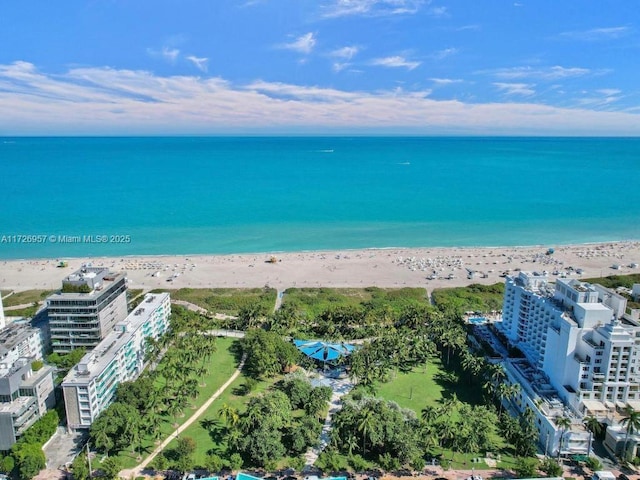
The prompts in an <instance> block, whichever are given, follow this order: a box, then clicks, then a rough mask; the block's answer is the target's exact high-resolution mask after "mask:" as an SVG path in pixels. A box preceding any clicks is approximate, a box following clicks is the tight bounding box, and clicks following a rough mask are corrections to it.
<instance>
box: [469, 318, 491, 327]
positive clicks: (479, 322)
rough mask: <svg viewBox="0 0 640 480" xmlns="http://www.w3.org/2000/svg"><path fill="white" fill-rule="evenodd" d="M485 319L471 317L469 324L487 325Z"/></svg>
mask: <svg viewBox="0 0 640 480" xmlns="http://www.w3.org/2000/svg"><path fill="white" fill-rule="evenodd" d="M487 321H488V320H487V317H472V318H470V319H469V323H473V324H474V325H482V324H484V323H487Z"/></svg>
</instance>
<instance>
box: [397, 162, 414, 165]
mask: <svg viewBox="0 0 640 480" xmlns="http://www.w3.org/2000/svg"><path fill="white" fill-rule="evenodd" d="M398 165H411V162H400V163H398Z"/></svg>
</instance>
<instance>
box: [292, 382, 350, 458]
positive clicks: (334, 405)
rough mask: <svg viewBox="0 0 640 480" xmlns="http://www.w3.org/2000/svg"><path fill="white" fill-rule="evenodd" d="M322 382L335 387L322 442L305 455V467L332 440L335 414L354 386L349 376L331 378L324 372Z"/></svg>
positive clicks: (323, 428) (323, 427) (325, 420)
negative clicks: (344, 397)
mask: <svg viewBox="0 0 640 480" xmlns="http://www.w3.org/2000/svg"><path fill="white" fill-rule="evenodd" d="M320 382H321V383H322V384H323V385H327V386H329V387H331V388H332V389H333V394H332V395H331V400H330V403H329V411H328V412H327V416H326V417H325V419H324V425H323V426H322V433H321V434H320V444H319V445H318V446H317V447H315V448H310V449H309V450H307V453H305V455H304V459H305V468H306V469H308V468H310V467H312V466H313V465H314V464H315V463H316V460H317V459H318V456H319V455H320V453H322V451H323V450H324V449H325V447H326V446H327V445H328V444H329V441H330V440H331V428H332V426H333V423H332V422H333V416H334V415H335V414H336V413H338V412H339V411H340V410H341V409H342V397H343V396H344V395H346V394H347V393H349V392H350V391H351V389H352V388H353V387H354V385H353V383H351V380H349V379H348V378H331V377H327V376H325V375H323V374H320Z"/></svg>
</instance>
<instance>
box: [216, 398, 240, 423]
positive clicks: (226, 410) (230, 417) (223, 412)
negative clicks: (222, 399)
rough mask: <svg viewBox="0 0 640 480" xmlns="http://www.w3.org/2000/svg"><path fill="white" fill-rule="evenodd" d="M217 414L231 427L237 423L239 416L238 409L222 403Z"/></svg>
mask: <svg viewBox="0 0 640 480" xmlns="http://www.w3.org/2000/svg"><path fill="white" fill-rule="evenodd" d="M218 416H219V417H220V419H221V420H222V421H223V422H224V423H225V424H226V425H227V427H233V426H235V425H237V423H238V420H240V416H239V415H238V409H236V408H234V407H232V406H231V405H228V404H226V403H223V404H222V406H221V407H220V410H219V411H218Z"/></svg>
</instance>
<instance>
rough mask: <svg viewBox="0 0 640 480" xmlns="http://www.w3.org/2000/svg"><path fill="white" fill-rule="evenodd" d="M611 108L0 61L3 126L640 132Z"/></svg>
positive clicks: (51, 130)
mask: <svg viewBox="0 0 640 480" xmlns="http://www.w3.org/2000/svg"><path fill="white" fill-rule="evenodd" d="M518 89H519V90H520V91H521V92H524V91H526V90H527V89H528V90H531V86H529V85H528V84H521V85H520V86H519V87H516V86H514V84H511V85H510V86H509V87H506V86H503V88H502V89H501V90H503V91H504V90H511V91H515V90H518ZM605 90H607V92H606V93H613V92H611V91H609V90H613V89H605ZM602 93H605V92H602ZM600 96H601V97H602V95H600ZM612 108H613V106H612V105H610V106H608V107H598V110H595V109H591V108H586V107H579V108H578V107H577V108H558V107H553V106H549V105H538V104H532V103H526V102H516V101H507V102H503V103H498V102H492V103H485V104H479V103H465V102H462V101H458V100H434V99H431V98H429V96H428V92H425V91H405V90H399V89H394V90H387V91H378V92H364V91H343V90H338V89H332V88H324V87H320V86H302V85H292V84H284V83H272V82H266V81H255V82H252V83H251V84H248V85H234V84H232V83H229V82H227V81H225V80H224V79H221V78H200V77H196V76H185V75H181V76H177V75H176V76H159V75H155V74H153V73H150V72H146V71H139V70H116V69H111V68H74V69H71V70H69V71H67V72H64V73H60V74H56V75H51V74H46V73H44V72H41V71H39V70H38V69H37V68H36V67H35V66H34V65H32V64H30V63H28V62H15V63H13V64H10V65H1V64H0V131H1V132H2V133H3V134H4V135H38V134H44V135H105V134H114V135H116V134H129V135H131V134H137V135H144V134H224V133H247V132H249V133H251V132H257V133H260V132H262V133H266V134H268V133H291V132H300V131H304V132H317V133H323V132H324V133H341V132H372V133H375V132H382V133H385V132H389V133H391V132H396V133H397V132H402V133H407V134H434V133H435V134H437V133H458V134H479V135H482V134H494V135H495V134H536V135H541V134H546V135H576V134H581V135H595V134H597V135H636V136H637V135H640V115H638V114H633V113H630V112H628V111H627V112H625V111H605V110H607V109H608V110H610V109H612Z"/></svg>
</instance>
